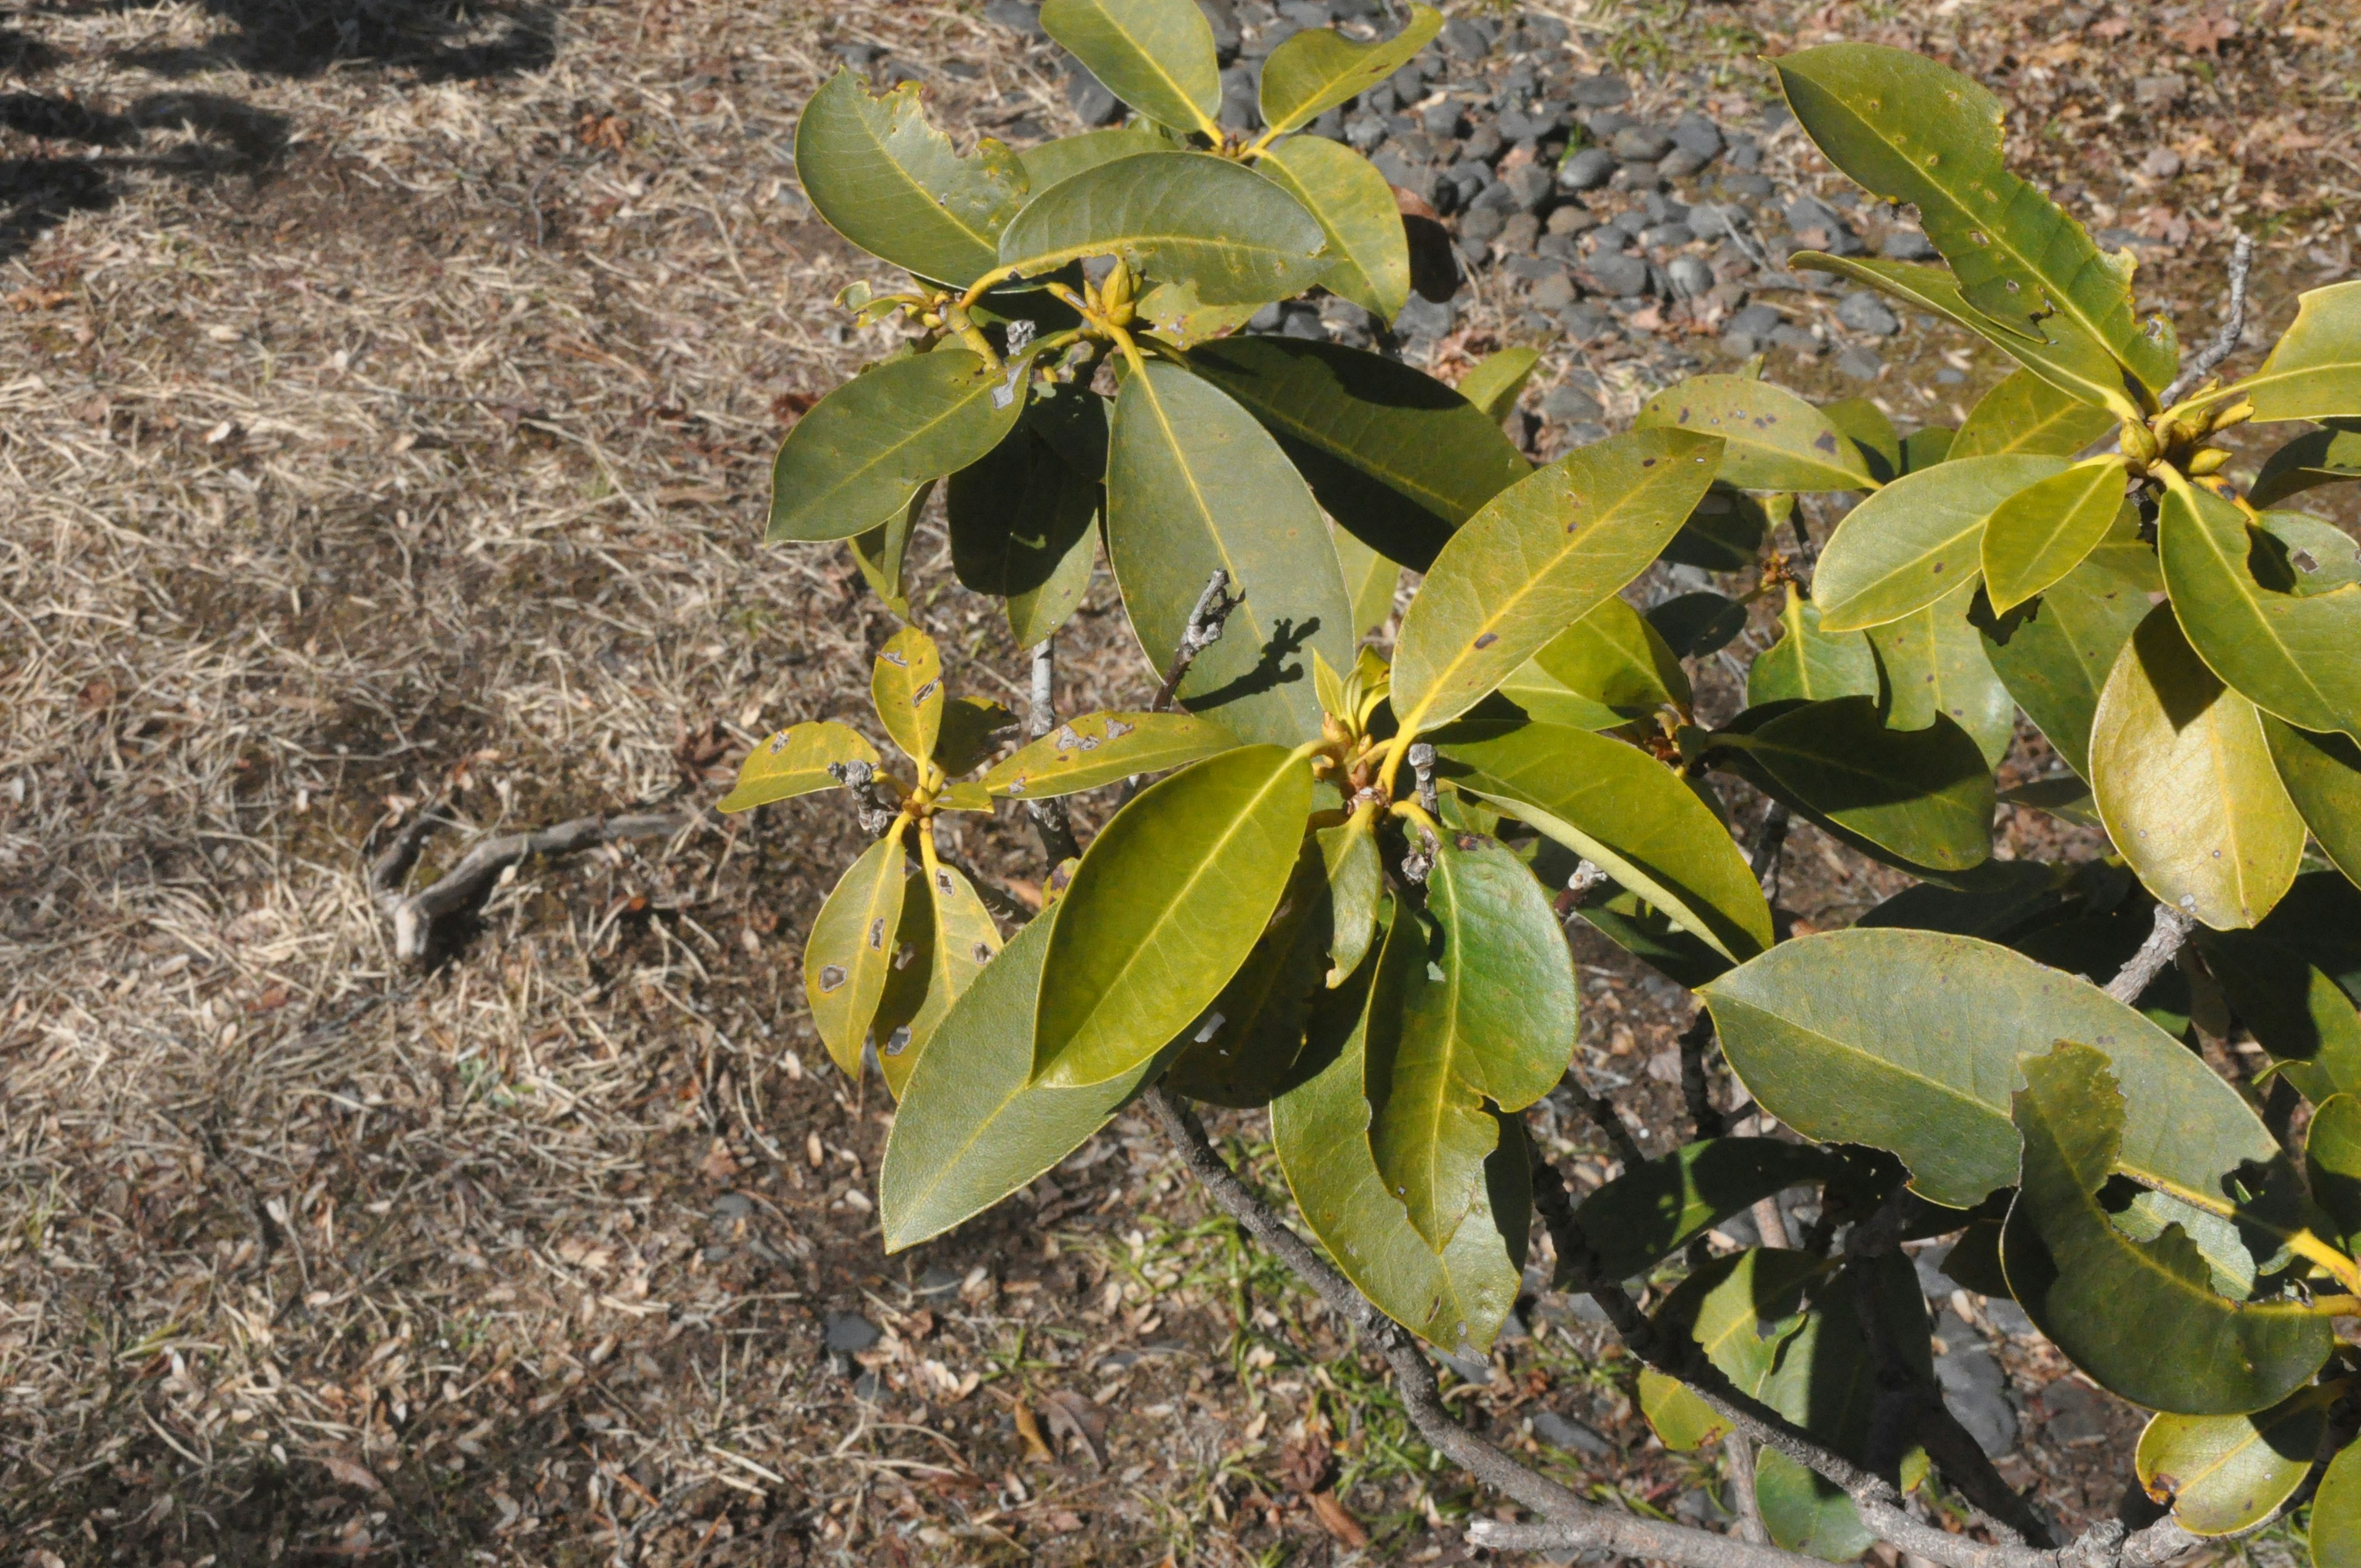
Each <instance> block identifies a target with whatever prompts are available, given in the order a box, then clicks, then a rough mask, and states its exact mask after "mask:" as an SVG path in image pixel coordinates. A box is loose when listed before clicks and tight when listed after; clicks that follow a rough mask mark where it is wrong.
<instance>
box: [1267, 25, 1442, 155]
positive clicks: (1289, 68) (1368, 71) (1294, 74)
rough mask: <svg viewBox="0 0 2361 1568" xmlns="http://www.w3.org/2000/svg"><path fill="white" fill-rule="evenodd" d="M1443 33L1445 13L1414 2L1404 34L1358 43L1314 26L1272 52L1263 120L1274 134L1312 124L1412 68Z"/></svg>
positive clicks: (1268, 65) (1336, 32) (1330, 30)
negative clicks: (1324, 114) (1329, 110)
mask: <svg viewBox="0 0 2361 1568" xmlns="http://www.w3.org/2000/svg"><path fill="white" fill-rule="evenodd" d="M1442 28H1443V14H1442V13H1441V12H1439V11H1437V10H1435V9H1434V7H1433V6H1432V5H1418V4H1416V0H1412V4H1411V7H1410V21H1409V23H1408V24H1407V25H1406V26H1404V27H1403V28H1402V29H1401V31H1400V32H1398V33H1396V34H1395V35H1394V36H1393V37H1391V38H1380V39H1378V41H1377V42H1375V43H1366V44H1362V43H1355V42H1354V41H1353V40H1352V39H1350V38H1346V37H1345V35H1344V34H1342V33H1340V32H1338V31H1337V30H1336V29H1335V28H1334V27H1312V28H1309V29H1307V30H1306V31H1303V32H1300V33H1298V34H1296V35H1295V36H1294V37H1293V38H1289V39H1288V40H1287V41H1286V42H1285V43H1282V44H1280V45H1279V47H1278V48H1277V49H1273V50H1271V51H1270V58H1269V59H1268V60H1265V61H1263V67H1262V119H1263V124H1265V125H1267V126H1269V127H1270V128H1271V130H1272V131H1273V132H1274V133H1279V132H1285V131H1291V130H1296V129H1298V128H1300V127H1301V126H1308V125H1310V124H1311V123H1312V121H1313V120H1314V119H1317V118H1318V117H1319V116H1320V115H1321V114H1322V112H1323V111H1324V110H1328V109H1332V108H1334V107H1335V106H1336V105H1337V104H1341V103H1343V102H1345V99H1347V98H1356V97H1358V96H1359V95H1360V94H1362V93H1366V92H1367V91H1368V90H1369V89H1370V88H1372V87H1375V86H1376V85H1377V84H1378V82H1382V81H1384V80H1385V79H1386V78H1387V77H1389V76H1391V75H1392V74H1393V73H1394V72H1395V71H1399V70H1400V69H1401V68H1402V67H1403V66H1405V65H1408V64H1409V63H1410V62H1411V58H1412V57H1413V56H1415V55H1416V54H1417V53H1418V51H1419V50H1421V49H1424V48H1425V47H1426V46H1427V44H1428V42H1429V41H1430V40H1432V39H1433V37H1434V35H1435V34H1436V33H1438V32H1440V31H1441V30H1442Z"/></svg>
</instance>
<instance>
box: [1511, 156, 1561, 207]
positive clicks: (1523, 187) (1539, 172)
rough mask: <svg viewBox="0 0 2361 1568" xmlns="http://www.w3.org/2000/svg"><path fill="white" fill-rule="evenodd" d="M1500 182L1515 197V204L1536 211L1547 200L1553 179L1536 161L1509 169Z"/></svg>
mask: <svg viewBox="0 0 2361 1568" xmlns="http://www.w3.org/2000/svg"><path fill="white" fill-rule="evenodd" d="M1500 183H1501V184H1503V185H1506V186H1507V187H1508V188H1509V190H1510V193H1511V194H1513V195H1514V196H1515V197H1516V199H1517V205H1519V206H1520V207H1522V208H1523V209H1524V210H1525V211H1527V212H1529V213H1530V212H1535V211H1538V210H1539V209H1540V207H1541V205H1542V203H1544V202H1546V201H1548V200H1549V196H1550V187H1551V185H1552V184H1553V183H1554V181H1552V180H1551V178H1550V171H1549V170H1546V169H1543V167H1541V166H1540V165H1539V164H1536V163H1527V164H1521V165H1519V166H1518V167H1517V168H1515V169H1512V170H1510V171H1509V172H1508V174H1507V176H1506V177H1504V178H1503V179H1502V180H1501V181H1500Z"/></svg>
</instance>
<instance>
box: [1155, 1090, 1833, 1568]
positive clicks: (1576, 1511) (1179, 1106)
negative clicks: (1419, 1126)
mask: <svg viewBox="0 0 2361 1568" xmlns="http://www.w3.org/2000/svg"><path fill="white" fill-rule="evenodd" d="M1147 1098H1148V1106H1149V1108H1150V1109H1151V1110H1152V1111H1154V1113H1156V1118H1157V1120H1158V1121H1159V1123H1160V1124H1162V1125H1163V1128H1164V1132H1165V1135H1166V1136H1168V1137H1170V1139H1171V1140H1172V1143H1173V1145H1174V1146H1175V1147H1177V1148H1178V1149H1179V1150H1180V1157H1181V1158H1182V1159H1183V1160H1185V1161H1186V1162H1187V1163H1188V1166H1189V1169H1190V1171H1191V1174H1192V1175H1194V1176H1195V1177H1196V1178H1197V1179H1198V1180H1199V1181H1200V1182H1202V1184H1203V1185H1204V1187H1205V1190H1206V1191H1207V1192H1208V1193H1210V1194H1211V1195H1212V1197H1213V1201H1214V1202H1215V1203H1217V1204H1218V1205H1220V1206H1221V1208H1222V1210H1223V1211H1224V1212H1225V1213H1227V1214H1228V1215H1229V1216H1230V1218H1232V1219H1233V1220H1235V1221H1236V1222H1237V1223H1239V1224H1240V1225H1241V1226H1243V1227H1245V1229H1246V1232H1247V1233H1248V1234H1251V1235H1252V1236H1253V1237H1254V1238H1255V1239H1256V1240H1257V1241H1258V1242H1260V1243H1262V1245H1265V1246H1267V1247H1268V1248H1269V1249H1270V1250H1271V1251H1272V1252H1273V1253H1275V1254H1277V1255H1278V1256H1279V1261H1280V1262H1282V1263H1284V1264H1286V1265H1287V1266H1288V1267H1289V1268H1290V1269H1292V1270H1293V1271H1294V1273H1295V1275H1296V1277H1298V1278H1300V1279H1301V1280H1302V1281H1303V1282H1304V1283H1305V1284H1306V1285H1308V1286H1310V1287H1311V1288H1312V1290H1313V1292H1314V1293H1315V1294H1317V1295H1318V1296H1319V1297H1320V1299H1322V1300H1323V1301H1324V1302H1326V1303H1327V1305H1328V1308H1329V1310H1332V1311H1334V1313H1335V1314H1336V1315H1337V1316H1338V1317H1340V1318H1342V1319H1344V1320H1345V1322H1347V1323H1349V1324H1350V1325H1352V1327H1353V1328H1354V1329H1355V1330H1356V1331H1357V1332H1360V1333H1362V1334H1365V1335H1367V1337H1368V1339H1369V1341H1370V1342H1371V1343H1374V1344H1375V1345H1376V1346H1377V1347H1378V1351H1379V1353H1380V1354H1383V1355H1384V1356H1385V1358H1386V1362H1387V1364H1388V1365H1389V1366H1390V1367H1392V1369H1393V1374H1394V1380H1395V1382H1396V1383H1397V1384H1398V1385H1399V1386H1400V1389H1401V1395H1402V1404H1403V1407H1404V1409H1407V1410H1408V1411H1409V1413H1410V1419H1411V1424H1412V1425H1414V1426H1416V1427H1417V1428H1418V1431H1419V1435H1420V1436H1421V1437H1422V1438H1424V1439H1425V1440H1426V1441H1427V1442H1428V1443H1429V1444H1431V1445H1432V1446H1433V1448H1434V1449H1435V1451H1436V1452H1438V1453H1442V1454H1443V1455H1444V1456H1445V1457H1446V1458H1448V1459H1450V1460H1451V1461H1452V1462H1453V1463H1454V1464H1457V1465H1459V1466H1460V1468H1462V1469H1464V1470H1466V1471H1467V1472H1468V1473H1469V1474H1470V1475H1474V1476H1475V1477H1476V1478H1477V1480H1478V1481H1481V1482H1482V1483H1484V1485H1486V1486H1489V1487H1491V1488H1493V1489H1494V1490H1495V1491H1498V1492H1499V1493H1501V1494H1502V1495H1503V1496H1506V1497H1510V1498H1511V1499H1513V1500H1514V1501H1516V1502H1517V1503H1519V1504H1521V1505H1522V1506H1523V1507H1525V1508H1531V1509H1532V1511H1533V1512H1535V1513H1537V1514H1540V1515H1542V1516H1543V1518H1545V1519H1549V1520H1550V1521H1551V1523H1550V1525H1549V1526H1548V1529H1549V1530H1550V1531H1551V1534H1552V1541H1554V1542H1556V1543H1564V1544H1566V1545H1572V1546H1578V1547H1595V1548H1598V1549H1599V1550H1602V1551H1605V1552H1610V1553H1612V1554H1613V1555H1616V1556H1619V1557H1635V1558H1649V1559H1653V1560H1654V1561H1656V1562H1660V1563H1675V1564H1680V1565H1682V1568H1813V1563H1814V1560H1813V1559H1811V1558H1808V1557H1803V1556H1799V1555H1797V1554H1796V1553H1795V1552H1783V1551H1781V1550H1779V1549H1778V1548H1776V1547H1773V1546H1765V1545H1760V1544H1757V1543H1755V1542H1752V1541H1741V1540H1734V1539H1732V1538H1731V1537H1729V1536H1723V1535H1716V1534H1714V1533H1712V1532H1711V1531H1710V1530H1695V1529H1692V1528H1690V1527H1689V1526H1686V1525H1678V1524H1673V1523H1670V1522H1667V1521H1664V1520H1658V1519H1642V1518H1641V1517H1639V1516H1638V1515H1636V1514H1627V1513H1622V1512H1620V1511H1618V1510H1615V1509H1609V1508H1598V1507H1596V1506H1594V1505H1593V1504H1591V1503H1589V1502H1587V1501H1585V1500H1584V1499H1583V1498H1582V1497H1578V1496H1577V1495H1576V1494H1575V1493H1574V1492H1572V1491H1570V1490H1568V1489H1567V1488H1565V1486H1560V1485H1558V1483H1556V1482H1555V1481H1553V1480H1551V1479H1550V1478H1549V1477H1547V1476H1545V1475H1538V1474H1536V1473H1535V1472H1533V1471H1532V1470H1528V1469H1527V1468H1525V1466H1523V1465H1521V1464H1518V1463H1517V1462H1516V1461H1515V1460H1513V1459H1511V1458H1510V1457H1509V1456H1508V1455H1507V1454H1505V1453H1501V1452H1500V1451H1499V1449H1497V1448H1495V1447H1493V1446H1492V1445H1491V1444H1490V1443H1488V1442H1485V1441H1484V1440H1483V1439H1482V1438H1479V1437H1477V1435H1476V1434H1475V1433H1474V1432H1471V1431H1468V1430H1467V1429H1466V1427H1463V1426H1461V1425H1460V1424H1459V1423H1458V1422H1457V1421H1456V1420H1453V1419H1452V1416H1451V1412H1450V1410H1449V1409H1446V1408H1445V1407H1444V1403H1443V1395H1442V1388H1441V1386H1440V1384H1439V1383H1438V1382H1437V1381H1436V1378H1435V1375H1434V1366H1433V1363H1431V1362H1429V1361H1428V1360H1427V1358H1426V1355H1425V1353H1424V1352H1422V1351H1421V1350H1420V1349H1419V1347H1418V1343H1417V1341H1416V1340H1414V1339H1413V1338H1411V1334H1410V1332H1409V1331H1408V1330H1406V1329H1404V1328H1403V1327H1402V1326H1401V1325H1400V1324H1399V1323H1397V1322H1395V1321H1393V1320H1392V1319H1390V1318H1389V1317H1387V1316H1386V1315H1385V1314H1384V1313H1383V1312H1380V1311H1379V1310H1378V1309H1377V1307H1376V1305H1375V1304H1374V1303H1372V1302H1371V1301H1370V1300H1369V1299H1368V1298H1367V1297H1366V1296H1364V1295H1362V1294H1361V1292H1360V1291H1359V1290H1358V1289H1357V1288H1355V1287H1354V1285H1353V1284H1352V1282H1351V1281H1350V1280H1347V1279H1346V1278H1345V1277H1344V1276H1343V1275H1341V1274H1339V1273H1337V1272H1336V1270H1335V1269H1334V1267H1333V1266H1330V1264H1329V1263H1328V1260H1327V1259H1325V1258H1323V1257H1322V1256H1321V1255H1319V1253H1317V1252H1315V1251H1313V1250H1312V1245H1311V1244H1310V1243H1308V1242H1306V1241H1305V1240H1304V1239H1303V1238H1302V1237H1301V1236H1299V1235H1297V1234H1295V1232H1294V1231H1293V1230H1291V1229H1290V1228H1289V1227H1288V1225H1287V1223H1286V1222H1284V1221H1282V1220H1281V1219H1280V1218H1279V1216H1278V1215H1277V1214H1276V1213H1274V1212H1271V1210H1270V1208H1269V1207H1268V1205H1267V1204H1265V1203H1264V1202H1263V1201H1262V1200H1261V1199H1260V1198H1258V1197H1257V1196H1256V1195H1255V1193H1254V1191H1253V1190H1251V1189H1250V1188H1248V1187H1247V1186H1246V1183H1245V1182H1243V1181H1241V1180H1240V1179H1238V1175H1237V1173H1236V1172H1235V1171H1234V1170H1232V1169H1231V1168H1230V1167H1229V1163H1228V1162H1227V1161H1226V1160H1224V1159H1223V1158H1222V1157H1221V1155H1220V1154H1219V1153H1217V1152H1216V1151H1215V1150H1214V1148H1213V1145H1212V1144H1211V1143H1210V1142H1208V1141H1207V1139H1206V1137H1205V1129H1204V1127H1203V1126H1202V1124H1200V1123H1199V1122H1198V1120H1197V1116H1196V1113H1195V1112H1193V1111H1192V1110H1191V1109H1190V1107H1189V1104H1188V1102H1186V1101H1184V1100H1182V1099H1181V1098H1180V1096H1178V1095H1176V1094H1174V1093H1173V1092H1172V1091H1170V1090H1168V1089H1163V1088H1157V1089H1152V1090H1150V1091H1148V1097H1147ZM1493 1528H1496V1527H1494V1526H1493V1525H1491V1524H1490V1522H1489V1521H1485V1522H1482V1523H1478V1524H1477V1525H1476V1526H1474V1527H1473V1528H1471V1530H1469V1532H1468V1539H1469V1540H1470V1541H1474V1542H1475V1543H1476V1544H1477V1545H1482V1546H1491V1545H1495V1544H1497V1543H1496V1542H1495V1541H1493V1540H1492V1539H1491V1538H1490V1536H1489V1535H1488V1533H1487V1532H1488V1530H1491V1529H1493ZM1498 1528H1507V1529H1511V1530H1513V1529H1516V1528H1519V1527H1514V1526H1510V1527H1498ZM1525 1528H1531V1527H1525Z"/></svg>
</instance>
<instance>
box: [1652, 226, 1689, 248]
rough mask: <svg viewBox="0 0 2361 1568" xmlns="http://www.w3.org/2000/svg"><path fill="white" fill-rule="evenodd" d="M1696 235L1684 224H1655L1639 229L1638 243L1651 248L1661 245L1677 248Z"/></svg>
mask: <svg viewBox="0 0 2361 1568" xmlns="http://www.w3.org/2000/svg"><path fill="white" fill-rule="evenodd" d="M1696 237H1697V236H1695V235H1693V234H1691V233H1690V232H1689V225H1686V224H1656V225H1653V226H1652V227H1649V228H1644V229H1642V230H1641V231H1640V243H1641V244H1642V245H1644V246H1647V247H1649V248H1651V249H1653V248H1654V247H1657V246H1660V245H1661V246H1663V247H1664V248H1665V249H1667V250H1678V249H1679V248H1680V247H1682V246H1685V245H1686V244H1688V242H1689V241H1691V240H1693V239H1695V238H1696Z"/></svg>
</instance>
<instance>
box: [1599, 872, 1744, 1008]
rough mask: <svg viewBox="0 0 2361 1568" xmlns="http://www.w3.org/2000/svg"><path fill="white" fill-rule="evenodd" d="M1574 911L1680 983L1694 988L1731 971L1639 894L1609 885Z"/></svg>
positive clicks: (1706, 948) (1618, 943) (1716, 956)
mask: <svg viewBox="0 0 2361 1568" xmlns="http://www.w3.org/2000/svg"><path fill="white" fill-rule="evenodd" d="M1576 913H1577V914H1579V915H1580V916H1582V919H1583V922H1584V924H1586V925H1587V926H1589V927H1591V928H1592V929H1593V930H1595V931H1597V932H1598V934H1599V935H1600V936H1603V937H1605V938H1607V939H1608V940H1609V941H1610V942H1613V943H1614V944H1615V945H1616V946H1617V947H1619V948H1622V949H1623V950H1624V951H1625V952H1627V953H1630V954H1631V956H1632V957H1634V958H1636V959H1641V960H1642V961H1643V962H1645V963H1647V964H1648V965H1650V966H1651V967H1652V968H1653V969H1655V970H1658V971H1659V972H1661V973H1662V974H1664V976H1665V977H1666V978H1668V979H1670V980H1671V981H1673V982H1674V983H1675V984H1676V985H1681V986H1685V987H1686V988H1687V989H1689V990H1691V991H1695V990H1697V988H1698V987H1699V986H1702V985H1704V984H1705V983H1706V982H1707V981H1709V980H1712V979H1713V978H1714V977H1715V976H1717V975H1721V974H1727V973H1729V972H1730V960H1729V959H1726V958H1724V957H1722V956H1721V955H1720V954H1719V953H1718V952H1716V951H1714V950H1713V949H1712V948H1709V947H1708V946H1706V944H1705V943H1704V942H1703V941H1701V940H1700V939H1698V938H1696V937H1693V936H1691V935H1690V934H1689V933H1688V932H1687V931H1685V930H1683V929H1682V928H1681V927H1678V926H1676V925H1675V924H1674V923H1673V921H1672V918H1671V917H1670V916H1667V915H1665V914H1664V911H1662V910H1660V909H1658V908H1657V907H1656V906H1655V905H1653V904H1650V903H1649V902H1647V900H1645V899H1643V898H1642V897H1641V896H1640V895H1639V894H1636V893H1631V892H1628V891H1626V890H1624V889H1621V888H1617V887H1613V886H1612V885H1611V884H1610V885H1609V886H1608V887H1602V888H1598V889H1595V890H1594V891H1593V892H1592V893H1591V894H1590V895H1589V896H1588V897H1587V898H1586V899H1584V900H1583V902H1582V903H1580V904H1579V905H1576Z"/></svg>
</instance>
